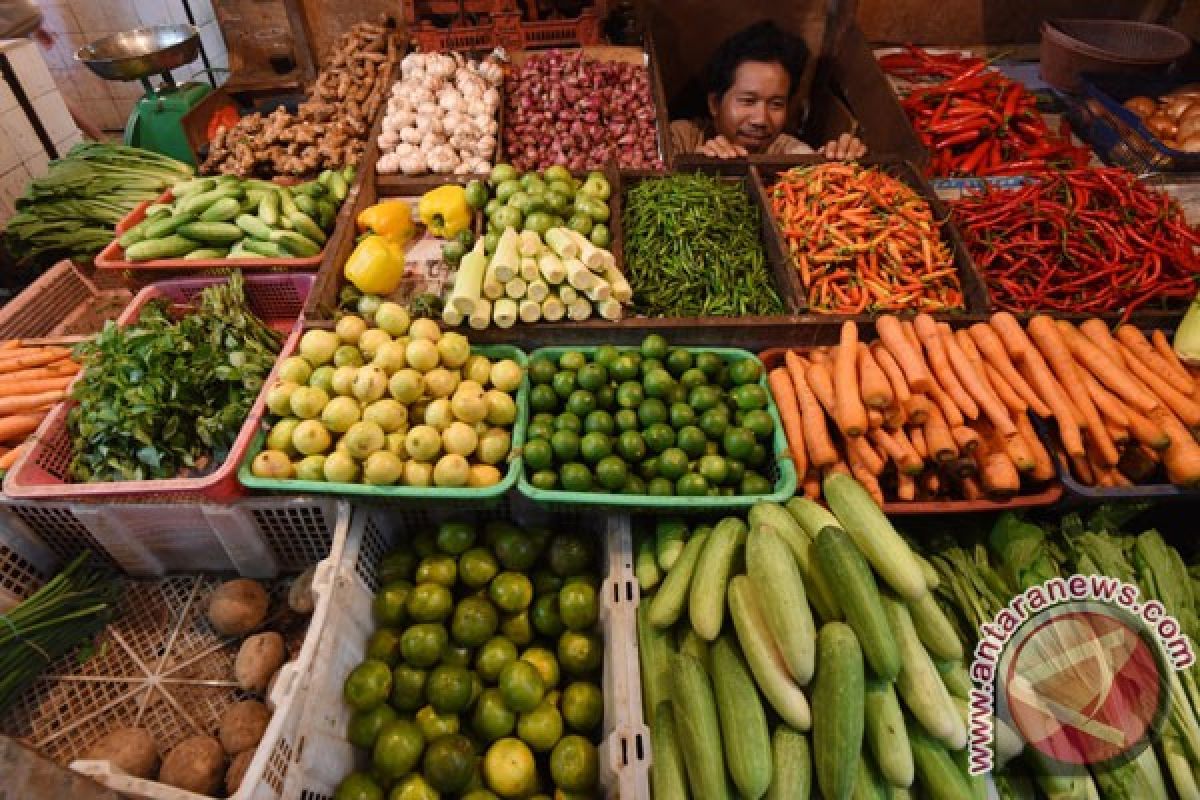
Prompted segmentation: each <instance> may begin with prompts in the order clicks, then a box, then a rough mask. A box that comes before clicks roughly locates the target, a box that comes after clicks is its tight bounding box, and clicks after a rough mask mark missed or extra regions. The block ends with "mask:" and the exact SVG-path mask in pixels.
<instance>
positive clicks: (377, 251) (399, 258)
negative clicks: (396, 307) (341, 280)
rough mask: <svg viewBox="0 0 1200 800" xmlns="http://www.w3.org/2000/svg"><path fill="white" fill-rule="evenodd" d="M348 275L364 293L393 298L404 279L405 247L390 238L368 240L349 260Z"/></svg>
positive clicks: (365, 240)
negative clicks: (387, 295)
mask: <svg viewBox="0 0 1200 800" xmlns="http://www.w3.org/2000/svg"><path fill="white" fill-rule="evenodd" d="M344 271H345V274H346V280H348V281H350V282H351V283H352V284H354V286H355V287H356V288H357V289H358V290H359V291H360V292H363V293H365V294H379V295H385V294H391V293H392V292H394V291H396V289H397V288H399V286H400V281H401V279H402V278H403V277H404V246H403V245H402V244H401V243H400V242H398V241H396V240H395V239H389V238H388V237H386V236H378V235H374V234H369V235H367V236H364V237H363V238H362V240H361V241H360V242H359V243H358V245H357V246H356V247H355V248H354V252H352V253H351V254H350V257H349V258H348V259H346V266H345V267H344Z"/></svg>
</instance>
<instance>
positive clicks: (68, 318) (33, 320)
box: [0, 261, 133, 339]
mask: <svg viewBox="0 0 1200 800" xmlns="http://www.w3.org/2000/svg"><path fill="white" fill-rule="evenodd" d="M131 299H133V294H132V293H131V292H130V291H129V290H127V289H111V290H104V289H101V288H100V287H98V286H96V284H94V283H92V281H90V280H88V279H87V278H86V277H84V275H83V273H82V272H81V271H80V270H79V268H78V267H76V266H75V265H74V264H72V263H71V262H70V261H60V262H58V263H57V264H55V265H54V266H53V267H51V268H50V269H48V270H46V271H45V272H44V273H42V274H41V276H40V277H38V279H37V280H36V281H34V282H33V283H31V284H30V285H29V286H27V287H26V288H25V290H24V291H22V292H21V293H20V294H19V295H17V296H16V297H14V298H13V299H12V300H10V301H8V303H7V304H6V305H5V306H4V307H3V308H0V339H16V338H25V339H31V338H41V337H47V336H71V335H76V334H90V333H95V332H96V331H98V330H100V329H101V328H102V327H104V323H105V322H106V321H108V320H110V319H116V318H117V317H118V316H119V315H120V313H121V312H122V311H124V310H125V307H126V306H127V305H129V301H130V300H131Z"/></svg>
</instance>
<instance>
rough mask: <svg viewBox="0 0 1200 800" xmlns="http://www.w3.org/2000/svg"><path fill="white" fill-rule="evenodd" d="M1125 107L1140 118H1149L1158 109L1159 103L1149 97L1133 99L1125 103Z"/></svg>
mask: <svg viewBox="0 0 1200 800" xmlns="http://www.w3.org/2000/svg"><path fill="white" fill-rule="evenodd" d="M1125 107H1126V108H1127V109H1129V110H1130V111H1132V112H1133V113H1135V114H1137V115H1138V116H1139V117H1148V116H1150V115H1151V114H1153V113H1154V112H1155V111H1156V110H1157V109H1158V103H1156V102H1154V101H1153V100H1152V99H1150V98H1149V97H1131V98H1129V99H1128V100H1126V101H1125Z"/></svg>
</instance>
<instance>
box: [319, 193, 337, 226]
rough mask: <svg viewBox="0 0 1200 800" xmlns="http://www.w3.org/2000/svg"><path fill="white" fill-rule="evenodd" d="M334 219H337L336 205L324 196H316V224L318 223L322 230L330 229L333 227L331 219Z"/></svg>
mask: <svg viewBox="0 0 1200 800" xmlns="http://www.w3.org/2000/svg"><path fill="white" fill-rule="evenodd" d="M335 219H337V207H336V206H334V204H333V203H331V202H329V201H328V200H326V199H325V198H324V197H321V198H318V199H317V224H318V225H320V226H321V227H322V228H323V229H324V230H330V229H331V228H332V227H333V221H334V220H335Z"/></svg>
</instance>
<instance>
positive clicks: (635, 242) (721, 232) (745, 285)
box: [622, 174, 784, 317]
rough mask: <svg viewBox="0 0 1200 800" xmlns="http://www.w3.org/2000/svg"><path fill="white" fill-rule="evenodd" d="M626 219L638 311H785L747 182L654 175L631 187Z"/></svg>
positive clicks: (742, 313)
mask: <svg viewBox="0 0 1200 800" xmlns="http://www.w3.org/2000/svg"><path fill="white" fill-rule="evenodd" d="M622 222H623V224H624V233H625V242H624V246H625V263H626V271H627V277H628V278H629V282H630V284H631V285H632V286H633V304H634V307H635V309H636V310H637V311H638V312H640V313H642V314H647V315H649V316H663V317H699V316H718V317H734V316H745V315H767V314H781V313H783V310H784V308H783V301H782V300H780V298H779V294H778V292H777V291H776V290H775V288H774V286H772V284H771V275H770V272H769V270H768V269H767V265H766V256H765V255H764V254H763V249H762V245H761V243H760V242H759V238H758V236H759V233H758V232H759V224H760V222H759V212H758V209H757V208H756V207H755V206H754V204H753V203H752V202H751V200H750V197H749V196H748V195H747V194H746V192H745V190H744V189H743V188H742V186H741V185H740V184H739V183H737V182H731V181H728V180H722V179H721V178H719V177H716V176H711V175H704V174H695V175H671V176H669V177H664V178H649V179H646V180H643V181H640V182H638V183H637V184H636V185H635V186H634V187H633V188H632V189H630V190H629V192H628V194H627V195H626V204H625V211H624V215H623V219H622Z"/></svg>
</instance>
